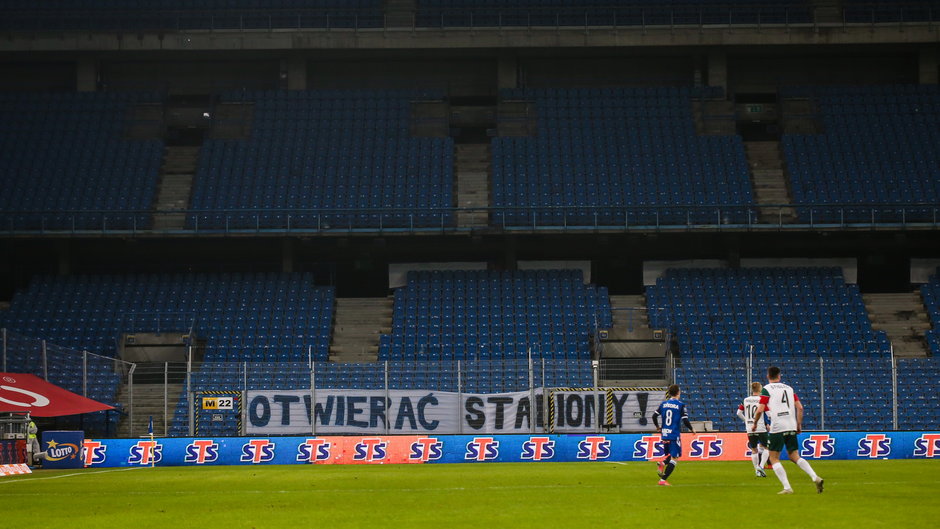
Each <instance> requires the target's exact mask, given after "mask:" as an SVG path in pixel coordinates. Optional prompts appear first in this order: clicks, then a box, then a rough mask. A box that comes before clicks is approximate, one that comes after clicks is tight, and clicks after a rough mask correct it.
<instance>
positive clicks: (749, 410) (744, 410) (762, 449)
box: [737, 382, 770, 478]
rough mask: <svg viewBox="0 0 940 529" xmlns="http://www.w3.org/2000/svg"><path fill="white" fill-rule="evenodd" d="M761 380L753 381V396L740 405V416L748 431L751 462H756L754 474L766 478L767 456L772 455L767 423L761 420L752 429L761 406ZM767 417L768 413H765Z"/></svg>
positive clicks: (745, 429)
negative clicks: (768, 441)
mask: <svg viewBox="0 0 940 529" xmlns="http://www.w3.org/2000/svg"><path fill="white" fill-rule="evenodd" d="M761 389H762V388H761V385H760V382H753V383H751V396H750V397H747V398H745V399H744V402H742V403H741V404H739V405H738V413H737V415H738V418H739V419H741V420H742V421H744V431H745V432H747V447H748V448H750V449H751V462H752V463H753V464H754V475H755V476H757V477H759V478H766V477H767V474H766V473H765V472H764V467H765V466H766V465H767V458H769V457H770V451H769V450H768V449H767V424H766V421H761V423H760V424H758V425H757V429H756V430H754V431H753V432H752V431H751V426H754V415H756V414H757V407H758V406H760V392H761ZM764 417H765V418H766V417H767V415H766V414H765V415H764Z"/></svg>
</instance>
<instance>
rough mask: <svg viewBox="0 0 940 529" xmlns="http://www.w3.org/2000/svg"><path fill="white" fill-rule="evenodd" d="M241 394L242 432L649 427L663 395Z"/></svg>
mask: <svg viewBox="0 0 940 529" xmlns="http://www.w3.org/2000/svg"><path fill="white" fill-rule="evenodd" d="M246 397H247V398H246V399H245V430H244V431H245V433H246V434H248V435H306V434H310V433H311V432H314V431H315V432H316V433H317V434H318V435H329V434H344V435H345V434H351V435H367V434H417V433H421V434H440V435H444V434H462V433H467V434H469V433H488V434H507V433H510V434H511V433H529V432H538V431H546V430H548V431H551V432H556V433H557V432H572V433H574V432H593V431H595V430H596V429H597V425H598V424H613V425H616V427H617V429H625V430H630V431H643V430H647V431H650V432H652V431H654V429H653V423H652V421H651V420H650V417H651V416H652V413H653V411H654V410H655V409H656V407H657V406H659V403H660V402H662V399H663V396H662V391H661V390H659V389H658V388H657V389H655V391H653V392H652V393H650V392H649V391H637V390H612V389H606V390H605V389H601V390H598V391H593V390H578V389H570V390H553V391H551V392H550V393H549V395H547V396H543V390H542V389H537V390H536V391H534V392H530V391H521V392H516V393H487V394H472V393H452V392H427V391H424V392H422V391H401V390H394V391H388V392H385V391H367V390H323V391H317V392H316V394H315V395H314V394H312V393H311V392H310V391H307V390H302V391H293V390H286V391H249V392H247V395H246ZM533 397H534V399H533ZM314 400H315V402H314ZM546 403H547V405H548V407H549V413H548V414H546V413H545V412H544V408H545V406H546ZM545 417H548V419H547V420H548V422H549V424H547V425H546V424H543V422H544V421H545ZM311 422H312V423H313V424H311ZM533 423H534V424H533Z"/></svg>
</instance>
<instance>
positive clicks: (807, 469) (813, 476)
mask: <svg viewBox="0 0 940 529" xmlns="http://www.w3.org/2000/svg"><path fill="white" fill-rule="evenodd" d="M796 466H798V467H800V468H801V469H802V470H803V472H806V473H807V474H809V477H810V479H812V480H813V481H816V479H817V478H819V476H817V475H816V472H814V471H813V467H811V466H809V461H807V460H805V459H803V458H802V457H801V458H800V460H799V461H797V462H796Z"/></svg>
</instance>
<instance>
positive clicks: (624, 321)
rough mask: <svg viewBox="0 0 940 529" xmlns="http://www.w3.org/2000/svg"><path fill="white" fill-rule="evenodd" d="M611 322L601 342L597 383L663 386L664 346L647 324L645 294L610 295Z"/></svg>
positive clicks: (625, 385)
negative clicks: (600, 368)
mask: <svg viewBox="0 0 940 529" xmlns="http://www.w3.org/2000/svg"><path fill="white" fill-rule="evenodd" d="M610 305H611V313H612V315H613V326H612V327H611V328H610V331H609V334H608V338H607V340H605V341H604V342H602V344H601V348H600V350H601V355H600V356H601V358H602V359H603V360H605V362H604V363H603V364H602V366H603V368H602V370H601V372H600V375H599V376H600V379H601V384H602V385H605V386H611V387H627V386H664V385H667V384H668V382H669V381H668V380H667V379H666V378H665V374H666V354H665V353H666V349H665V347H664V344H663V343H662V341H661V339H656V338H655V337H654V334H653V329H652V328H650V323H649V317H648V315H647V309H646V298H645V297H644V296H642V295H619V296H610Z"/></svg>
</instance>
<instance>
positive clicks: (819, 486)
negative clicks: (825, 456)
mask: <svg viewBox="0 0 940 529" xmlns="http://www.w3.org/2000/svg"><path fill="white" fill-rule="evenodd" d="M767 382H768V384H767V385H766V386H764V389H763V390H761V393H760V405H758V406H757V412H756V413H755V414H754V424H753V425H751V432H756V431H757V424H758V423H759V422H760V419H761V416H762V415H763V414H764V412H765V411H766V412H767V414H768V415H769V416H770V436H769V437H770V440H769V441H770V442H769V445H768V448H769V449H770V450H769V451H770V464H771V465H772V467H773V469H774V474H776V475H777V479H779V480H780V483H781V484H783V490H781V491H780V492H778V493H777V494H793V489H791V488H790V480H789V479H788V478H787V471H786V469H784V468H783V465H782V464H781V463H780V452H781V451H782V450H783V448H784V447H785V448H786V449H787V454H788V455H789V456H790V461H793V463H794V464H796V466H798V467H800V470H802V471H803V472H806V473H807V474H808V475H809V477H810V478H811V479H812V480H813V483H815V484H816V492H818V493H821V492H822V491H823V479H822V478H821V477H819V476H817V475H816V472H814V471H813V467H811V466H810V464H809V461H807V460H805V459H803V458H801V457H800V450H799V443H798V442H797V435H799V433H800V432H801V431H802V430H803V404H801V403H800V399H799V397H797V396H796V393H795V392H794V391H793V388H791V387H790V386H788V385H786V384H784V383H782V382H780V368H779V367H777V366H770V367H768V368H767Z"/></svg>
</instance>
